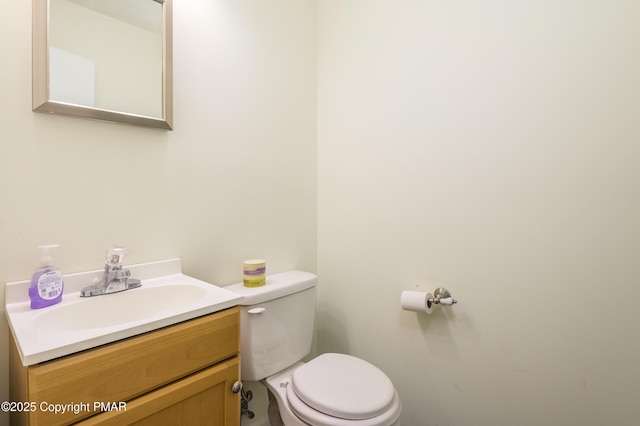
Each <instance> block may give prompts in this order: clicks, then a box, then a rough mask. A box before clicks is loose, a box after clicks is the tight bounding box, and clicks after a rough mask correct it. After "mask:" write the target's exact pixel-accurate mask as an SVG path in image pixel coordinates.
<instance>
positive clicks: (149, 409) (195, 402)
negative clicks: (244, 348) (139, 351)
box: [78, 356, 240, 426]
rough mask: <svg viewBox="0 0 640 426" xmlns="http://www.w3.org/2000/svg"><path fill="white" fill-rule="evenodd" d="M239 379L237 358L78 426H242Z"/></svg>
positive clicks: (115, 408) (238, 359) (238, 360)
mask: <svg viewBox="0 0 640 426" xmlns="http://www.w3.org/2000/svg"><path fill="white" fill-rule="evenodd" d="M239 378H240V357H237V356H236V357H234V358H232V359H229V360H227V361H224V362H222V363H220V364H217V365H215V366H213V367H210V368H208V369H206V370H203V371H201V372H198V373H196V374H194V375H192V376H189V377H186V378H184V379H182V380H179V381H177V382H175V383H172V384H170V385H167V386H165V387H163V388H160V389H158V390H156V391H154V392H151V393H148V394H146V395H143V396H141V397H139V398H136V399H134V400H132V401H129V402H127V404H126V409H125V410H123V409H122V407H114V410H113V411H109V412H104V413H102V414H98V415H96V416H93V417H91V418H89V419H87V420H85V421H82V422H80V423H78V424H79V425H83V426H89V425H102V426H108V425H116V426H120V425H125V424H126V425H136V426H151V425H154V426H156V425H211V426H239V425H240V394H234V393H233V392H231V387H232V386H233V384H234V383H235V382H236V381H237V380H239ZM118 408H119V409H118Z"/></svg>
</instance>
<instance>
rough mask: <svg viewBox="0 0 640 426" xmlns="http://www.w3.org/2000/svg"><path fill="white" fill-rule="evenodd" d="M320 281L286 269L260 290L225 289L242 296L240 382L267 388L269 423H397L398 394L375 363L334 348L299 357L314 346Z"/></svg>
mask: <svg viewBox="0 0 640 426" xmlns="http://www.w3.org/2000/svg"><path fill="white" fill-rule="evenodd" d="M317 283H318V278H317V277H316V276H315V275H314V274H311V273H309V272H303V271H288V272H282V273H279V274H273V275H269V276H267V284H266V285H265V286H263V287H257V288H250V287H244V285H243V284H242V283H238V284H234V285H232V286H229V287H225V288H226V289H228V290H231V291H234V292H236V293H238V294H241V295H242V296H244V298H243V300H242V301H241V302H240V305H241V306H240V308H241V314H240V315H241V316H240V354H241V366H242V367H241V368H242V372H241V379H242V380H243V381H262V382H263V383H264V384H265V385H266V387H267V389H268V390H269V393H270V395H269V398H270V399H275V401H276V403H277V409H275V408H276V406H275V405H273V406H271V407H270V408H269V419H270V422H271V425H272V426H276V425H278V424H282V423H284V425H285V426H298V425H312V426H397V425H399V420H398V418H399V417H400V411H401V405H400V399H399V398H398V392H397V391H396V390H395V388H394V386H393V383H391V380H389V378H388V377H387V376H386V374H384V373H383V372H382V371H381V370H379V369H378V368H377V367H375V366H373V365H372V364H370V363H368V362H366V361H364V360H362V359H359V358H356V357H353V356H350V355H344V354H335V353H328V354H323V355H320V356H318V357H316V358H314V359H312V360H311V361H309V362H307V363H304V362H301V361H300V360H301V359H302V358H303V357H305V356H306V355H307V354H308V353H309V352H310V350H311V339H312V335H313V325H314V318H315V304H316V284H317ZM280 419H282V421H280Z"/></svg>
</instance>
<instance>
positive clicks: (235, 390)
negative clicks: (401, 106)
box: [231, 380, 242, 393]
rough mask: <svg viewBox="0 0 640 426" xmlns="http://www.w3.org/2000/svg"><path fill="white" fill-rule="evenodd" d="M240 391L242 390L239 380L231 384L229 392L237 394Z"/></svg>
mask: <svg viewBox="0 0 640 426" xmlns="http://www.w3.org/2000/svg"><path fill="white" fill-rule="evenodd" d="M241 390H242V382H241V381H240V380H238V381H237V382H235V383H234V384H233V386H231V392H233V393H238V392H240V391H241Z"/></svg>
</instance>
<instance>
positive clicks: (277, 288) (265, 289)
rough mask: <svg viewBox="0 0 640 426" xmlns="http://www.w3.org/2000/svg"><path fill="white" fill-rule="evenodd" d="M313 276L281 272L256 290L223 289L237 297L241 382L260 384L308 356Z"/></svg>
mask: <svg viewBox="0 0 640 426" xmlns="http://www.w3.org/2000/svg"><path fill="white" fill-rule="evenodd" d="M317 283H318V278H317V276H316V275H314V274H312V273H309V272H304V271H287V272H281V273H278V274H272V275H267V277H266V284H265V285H264V286H262V287H245V286H244V285H243V284H242V283H238V284H234V285H231V286H228V287H225V289H227V290H231V291H233V292H235V293H238V294H241V295H242V296H243V299H242V300H241V301H240V356H241V362H240V365H241V369H242V371H241V374H240V376H241V378H242V380H249V381H257V380H262V379H265V378H267V377H269V376H271V375H272V374H274V373H277V372H278V371H281V370H284V369H285V368H287V367H290V366H291V365H293V364H295V363H296V362H298V361H300V360H301V359H302V358H303V357H304V356H306V355H307V354H308V353H309V352H310V351H311V339H312V337H313V325H314V319H315V312H316V284H317Z"/></svg>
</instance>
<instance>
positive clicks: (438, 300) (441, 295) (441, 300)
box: [428, 287, 458, 306]
mask: <svg viewBox="0 0 640 426" xmlns="http://www.w3.org/2000/svg"><path fill="white" fill-rule="evenodd" d="M428 301H429V303H433V304H435V305H447V306H452V305H453V304H455V303H458V301H457V300H456V299H454V298H453V297H451V293H449V290H447V289H446V288H442V287H438V288H436V289H435V291H434V292H433V297H430V298H429V299H428Z"/></svg>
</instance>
